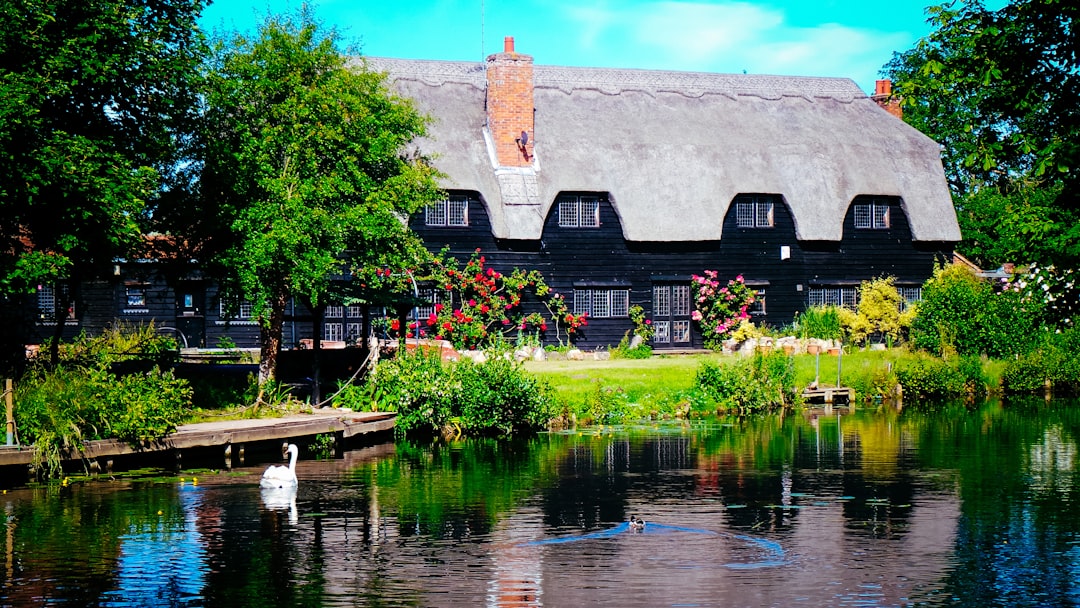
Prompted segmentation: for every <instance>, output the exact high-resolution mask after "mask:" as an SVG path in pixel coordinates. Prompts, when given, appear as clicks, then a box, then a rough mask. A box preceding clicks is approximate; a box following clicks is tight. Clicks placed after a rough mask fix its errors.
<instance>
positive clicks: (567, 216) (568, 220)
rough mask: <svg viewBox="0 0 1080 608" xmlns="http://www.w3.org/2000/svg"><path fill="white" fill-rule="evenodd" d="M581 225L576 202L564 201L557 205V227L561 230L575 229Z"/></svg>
mask: <svg viewBox="0 0 1080 608" xmlns="http://www.w3.org/2000/svg"><path fill="white" fill-rule="evenodd" d="M580 225H581V220H580V219H579V214H578V204H577V200H564V201H562V202H560V203H559V226H560V227H562V228H577V227H578V226H580Z"/></svg>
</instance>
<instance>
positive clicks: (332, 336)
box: [323, 323, 341, 342]
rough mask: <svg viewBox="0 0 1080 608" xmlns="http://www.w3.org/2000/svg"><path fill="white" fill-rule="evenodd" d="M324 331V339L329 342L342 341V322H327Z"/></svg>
mask: <svg viewBox="0 0 1080 608" xmlns="http://www.w3.org/2000/svg"><path fill="white" fill-rule="evenodd" d="M325 330H326V331H324V332H323V340H326V341H327V342H340V341H341V323H327V324H326V326H325Z"/></svg>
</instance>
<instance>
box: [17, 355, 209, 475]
mask: <svg viewBox="0 0 1080 608" xmlns="http://www.w3.org/2000/svg"><path fill="white" fill-rule="evenodd" d="M15 399H16V402H17V404H18V405H17V407H16V408H15V419H16V425H17V428H18V430H19V440H20V442H22V443H26V444H33V445H34V447H35V453H34V454H35V466H36V467H38V468H39V469H40V470H42V472H43V473H45V474H46V475H49V476H53V475H58V474H59V473H60V461H61V457H62V455H65V454H66V453H68V452H70V451H71V450H75V449H79V448H81V447H82V445H83V442H84V441H89V440H94V439H110V438H115V439H121V440H124V441H128V442H131V443H143V442H152V441H158V440H160V439H162V438H164V437H165V436H166V435H167V434H169V433H171V432H173V431H174V430H176V426H177V425H178V424H180V422H181V421H182V420H183V417H184V414H185V412H186V409H187V408H188V407H189V406H190V403H191V389H190V387H189V386H188V384H187V382H186V381H184V380H181V379H177V378H175V377H173V375H172V372H162V371H161V370H159V369H158V368H157V367H154V368H153V369H151V370H150V371H149V372H147V373H144V374H130V375H123V376H117V375H116V374H113V373H111V372H109V371H108V369H107V368H105V367H97V368H90V369H84V368H78V367H73V368H66V367H58V368H56V369H54V370H51V371H47V370H44V369H34V370H31V372H29V373H28V374H27V375H25V376H24V377H23V378H22V379H21V380H20V382H19V386H18V389H17V390H16V394H15Z"/></svg>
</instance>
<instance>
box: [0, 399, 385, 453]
mask: <svg viewBox="0 0 1080 608" xmlns="http://www.w3.org/2000/svg"><path fill="white" fill-rule="evenodd" d="M394 417H395V414H393V413H387V412H347V413H342V412H315V413H312V414H298V415H293V416H286V417H283V418H257V419H244V420H222V421H220V422H199V423H195V424H185V425H181V426H180V427H179V428H177V429H176V431H175V432H174V433H172V434H170V435H169V436H168V437H166V438H165V439H163V440H162V441H160V442H157V443H154V444H152V445H147V446H141V447H136V446H132V445H131V444H129V443H127V442H126V441H120V440H117V439H102V440H95V441H87V442H86V443H85V444H84V446H83V449H82V450H81V451H79V452H77V453H75V454H72V455H71V457H70V458H69V460H79V459H83V458H86V459H90V458H101V457H106V456H121V455H126V454H148V453H153V452H163V451H168V450H181V449H189V448H201V447H214V446H222V447H224V446H226V445H229V444H240V443H251V442H256V441H267V440H274V439H282V440H284V439H288V438H289V437H302V436H305V435H318V434H321V433H341V434H342V436H343V437H345V438H348V437H354V436H356V435H363V434H367V433H378V432H385V431H390V430H393V428H394ZM33 454H34V450H33V447H30V446H0V466H10V465H20V464H21V465H27V464H30V462H31V461H32V459H33Z"/></svg>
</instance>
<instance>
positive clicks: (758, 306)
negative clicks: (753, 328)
mask: <svg viewBox="0 0 1080 608" xmlns="http://www.w3.org/2000/svg"><path fill="white" fill-rule="evenodd" d="M746 312H748V313H750V315H751V316H762V317H763V316H765V314H766V312H765V288H764V287H758V288H755V289H754V301H753V302H752V303H751V304H750V307H749V308H747V310H746Z"/></svg>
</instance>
